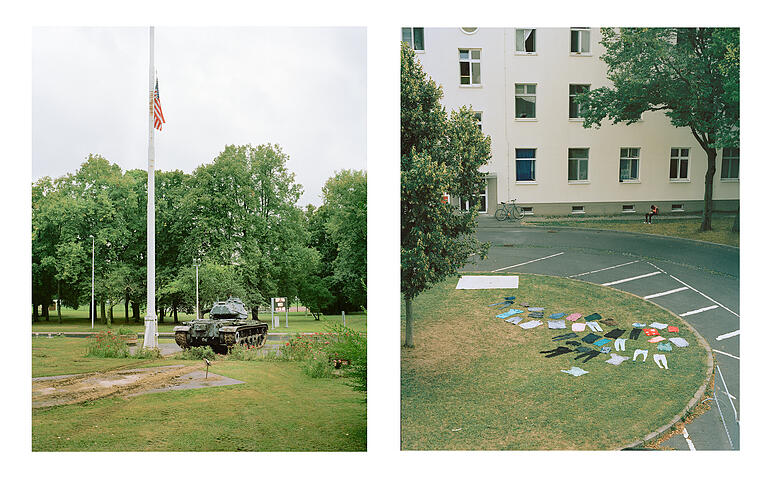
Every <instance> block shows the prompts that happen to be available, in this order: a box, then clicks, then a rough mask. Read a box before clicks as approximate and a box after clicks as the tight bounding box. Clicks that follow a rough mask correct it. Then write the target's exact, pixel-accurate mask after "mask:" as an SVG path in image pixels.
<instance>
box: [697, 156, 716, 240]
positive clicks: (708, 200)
mask: <svg viewBox="0 0 768 484" xmlns="http://www.w3.org/2000/svg"><path fill="white" fill-rule="evenodd" d="M706 152H707V174H706V176H705V178H704V210H703V212H702V218H701V227H699V230H700V231H701V232H705V231H707V230H712V187H713V185H714V183H713V182H714V180H715V171H716V170H717V167H716V165H715V160H716V159H717V150H715V149H714V148H707V149H706Z"/></svg>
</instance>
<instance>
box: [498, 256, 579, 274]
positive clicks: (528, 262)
mask: <svg viewBox="0 0 768 484" xmlns="http://www.w3.org/2000/svg"><path fill="white" fill-rule="evenodd" d="M563 254H565V252H558V253H557V254H552V255H548V256H546V257H540V258H538V259H533V260H529V261H527V262H521V263H519V264H515V265H513V266H508V267H502V268H501V269H496V270H495V271H491V272H499V271H503V270H506V269H512V268H513V267H519V266H524V265H525V264H530V263H531V262H536V261H540V260H544V259H549V258H550V257H556V256H558V255H563Z"/></svg>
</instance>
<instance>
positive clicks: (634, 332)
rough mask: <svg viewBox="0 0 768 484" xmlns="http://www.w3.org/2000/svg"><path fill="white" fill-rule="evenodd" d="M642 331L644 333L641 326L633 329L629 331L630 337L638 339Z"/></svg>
mask: <svg viewBox="0 0 768 484" xmlns="http://www.w3.org/2000/svg"><path fill="white" fill-rule="evenodd" d="M640 333H642V331H641V330H640V328H635V329H633V330H632V331H630V332H629V339H637V337H638V336H640Z"/></svg>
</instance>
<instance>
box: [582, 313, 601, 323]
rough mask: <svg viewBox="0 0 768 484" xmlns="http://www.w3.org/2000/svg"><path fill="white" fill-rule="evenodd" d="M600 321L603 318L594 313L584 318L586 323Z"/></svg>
mask: <svg viewBox="0 0 768 484" xmlns="http://www.w3.org/2000/svg"><path fill="white" fill-rule="evenodd" d="M598 319H603V317H602V316H600V314H598V313H592V314H590V315H589V316H584V321H597V320H598Z"/></svg>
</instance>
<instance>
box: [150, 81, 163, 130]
mask: <svg viewBox="0 0 768 484" xmlns="http://www.w3.org/2000/svg"><path fill="white" fill-rule="evenodd" d="M152 97H153V98H154V103H153V104H154V112H155V129H157V130H159V131H162V130H163V123H165V117H163V108H162V106H160V91H159V90H158V88H157V79H155V93H154V96H152Z"/></svg>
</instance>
